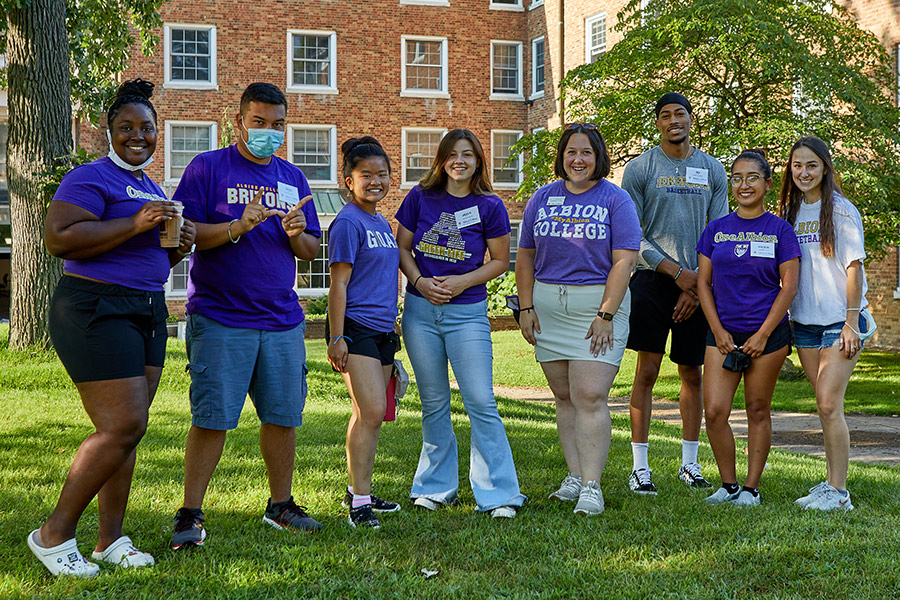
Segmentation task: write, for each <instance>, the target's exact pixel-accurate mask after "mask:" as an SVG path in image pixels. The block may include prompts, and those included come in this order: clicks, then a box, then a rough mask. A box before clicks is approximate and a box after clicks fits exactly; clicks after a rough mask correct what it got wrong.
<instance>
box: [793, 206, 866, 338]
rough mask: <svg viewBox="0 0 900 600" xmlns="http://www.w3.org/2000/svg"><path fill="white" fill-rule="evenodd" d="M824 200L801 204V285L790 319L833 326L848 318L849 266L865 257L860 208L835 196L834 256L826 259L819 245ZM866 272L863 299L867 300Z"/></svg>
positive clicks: (797, 229)
mask: <svg viewBox="0 0 900 600" xmlns="http://www.w3.org/2000/svg"><path fill="white" fill-rule="evenodd" d="M821 205H822V202H821V201H819V202H816V203H814V204H806V203H805V202H801V203H800V210H799V211H798V212H797V220H796V222H795V224H794V231H795V232H796V233H797V241H799V242H800V253H801V254H800V287H799V289H798V290H797V296H796V297H795V298H794V303H793V304H791V311H790V314H791V320H792V321H797V322H798V323H803V324H804V325H831V324H832V323H839V322H842V321H844V320H845V319H846V318H847V267H848V266H849V265H850V263H851V262H853V261H854V260H859V261H860V262H862V261H863V260H864V259H865V258H866V250H865V246H864V244H863V226H862V219H861V218H860V216H859V211H858V210H856V207H855V206H853V204H852V203H851V202H850V201H849V200H847V199H846V198H844V197H843V196H841V195H839V194H837V193H835V195H834V256H832V257H831V258H825V257H824V256H823V255H822V250H821V249H820V247H819V212H820V210H821ZM867 290H868V286H867V285H866V277H865V271H863V285H862V292H863V295H862V302H861V303H860V306H859V307H853V308H865V307H866V306H868V304H869V303H868V302H867V301H866V291H867Z"/></svg>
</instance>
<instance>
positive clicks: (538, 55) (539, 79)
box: [531, 36, 544, 98]
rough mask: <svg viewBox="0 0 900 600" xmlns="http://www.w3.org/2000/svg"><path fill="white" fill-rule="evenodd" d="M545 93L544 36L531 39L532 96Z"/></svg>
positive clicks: (539, 95) (535, 96) (538, 96)
mask: <svg viewBox="0 0 900 600" xmlns="http://www.w3.org/2000/svg"><path fill="white" fill-rule="evenodd" d="M543 95H544V36H541V37H536V38H534V39H533V40H531V97H532V98H540V97H541V96H543Z"/></svg>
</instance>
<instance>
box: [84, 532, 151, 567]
mask: <svg viewBox="0 0 900 600" xmlns="http://www.w3.org/2000/svg"><path fill="white" fill-rule="evenodd" d="M91 558H93V559H94V560H99V561H102V562H105V563H110V564H112V565H116V566H117V567H123V568H125V569H134V568H137V567H152V566H153V565H154V564H155V562H156V561H154V560H153V557H152V556H151V555H149V554H147V553H146V552H141V551H140V550H138V549H137V548H135V547H134V544H132V543H131V538H129V537H128V536H127V535H123V536H122V537H120V538H119V539H117V540H116V541H114V542H113V543H112V544H110V545H109V547H108V548H107V549H106V550H104V551H103V552H97V551H94V553H93V554H91Z"/></svg>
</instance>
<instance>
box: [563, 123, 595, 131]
mask: <svg viewBox="0 0 900 600" xmlns="http://www.w3.org/2000/svg"><path fill="white" fill-rule="evenodd" d="M569 129H592V130H594V131H596V130H597V125H595V124H594V123H569V124H568V125H566V130H567V131H568V130H569Z"/></svg>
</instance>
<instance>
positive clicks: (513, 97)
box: [489, 40, 525, 102]
mask: <svg viewBox="0 0 900 600" xmlns="http://www.w3.org/2000/svg"><path fill="white" fill-rule="evenodd" d="M498 45H503V46H515V48H516V58H517V60H518V62H519V65H518V69H517V71H518V72H517V74H516V90H517V91H516V92H515V93H506V92H495V91H494V46H498ZM522 46H523V44H522V42H516V41H513V40H491V71H490V86H491V88H490V89H491V95H490V98H489V99H490V100H505V101H513V102H524V101H525V96H524V95H523V93H522Z"/></svg>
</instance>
